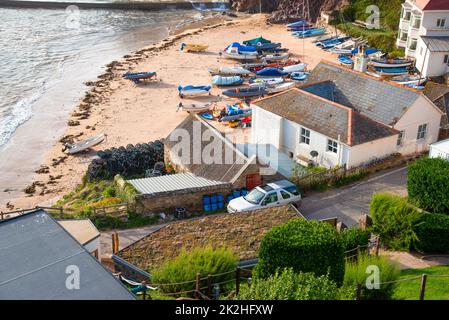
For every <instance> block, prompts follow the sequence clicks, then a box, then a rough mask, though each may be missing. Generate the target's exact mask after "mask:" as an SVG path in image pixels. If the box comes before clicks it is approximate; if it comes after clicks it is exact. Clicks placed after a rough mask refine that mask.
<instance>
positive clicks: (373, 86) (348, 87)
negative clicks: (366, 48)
mask: <svg viewBox="0 0 449 320" xmlns="http://www.w3.org/2000/svg"><path fill="white" fill-rule="evenodd" d="M325 81H332V82H333V85H328V88H330V87H332V90H333V92H332V96H333V101H335V102H337V103H339V104H341V105H344V106H346V107H350V108H352V109H354V110H355V111H358V112H360V113H361V114H362V115H365V116H367V117H369V118H370V119H372V120H375V121H377V122H380V123H383V124H385V125H389V126H392V125H394V124H395V123H396V122H397V121H399V119H400V118H401V117H402V115H403V114H404V113H405V112H406V111H407V109H408V108H409V107H410V106H411V105H412V104H413V103H414V102H415V101H416V100H417V99H418V98H419V97H420V93H418V92H416V91H414V90H411V89H408V88H406V87H403V86H400V85H396V84H393V83H391V82H388V81H382V80H379V79H375V78H373V77H370V76H367V75H365V74H362V73H360V72H356V71H353V70H350V69H347V68H345V67H341V66H338V65H335V64H332V63H328V62H320V63H319V64H318V65H317V66H316V68H315V69H314V70H313V71H312V73H311V75H310V77H309V79H308V80H307V83H306V86H304V87H303V88H306V87H307V86H309V85H314V84H316V83H322V82H325ZM309 90H311V89H309ZM314 93H315V94H317V95H320V91H319V90H317V91H315V92H314ZM321 94H322V93H321ZM323 97H324V98H329V93H326V95H323Z"/></svg>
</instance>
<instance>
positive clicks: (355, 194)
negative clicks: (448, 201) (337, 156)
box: [300, 167, 407, 226]
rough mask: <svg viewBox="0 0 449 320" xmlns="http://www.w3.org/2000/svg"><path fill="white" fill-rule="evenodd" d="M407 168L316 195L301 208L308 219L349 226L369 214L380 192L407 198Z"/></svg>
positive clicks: (373, 176) (370, 177) (379, 174)
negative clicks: (375, 196)
mask: <svg viewBox="0 0 449 320" xmlns="http://www.w3.org/2000/svg"><path fill="white" fill-rule="evenodd" d="M406 184H407V167H402V168H399V169H397V168H396V169H391V170H388V171H382V172H379V173H377V174H374V175H371V176H369V177H368V178H367V179H365V180H363V181H360V182H357V183H355V184H352V185H349V186H346V187H343V188H339V189H333V190H330V191H326V192H320V193H312V194H310V195H309V196H306V197H304V200H303V203H302V205H301V207H300V211H301V213H302V214H303V215H304V216H305V217H306V218H307V219H318V220H320V219H327V218H334V217H337V218H338V221H342V222H343V223H344V224H346V225H347V226H352V225H354V224H357V223H358V219H359V218H360V217H361V216H362V215H363V214H366V213H369V204H370V202H371V197H372V195H373V194H374V193H376V192H392V193H396V194H398V195H401V196H406V195H407V186H406Z"/></svg>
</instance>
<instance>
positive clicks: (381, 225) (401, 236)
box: [370, 193, 420, 251]
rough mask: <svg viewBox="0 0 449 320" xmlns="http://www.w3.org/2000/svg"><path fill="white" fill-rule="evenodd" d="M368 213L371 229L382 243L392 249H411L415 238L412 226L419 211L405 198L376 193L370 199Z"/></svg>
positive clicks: (413, 226)
mask: <svg viewBox="0 0 449 320" xmlns="http://www.w3.org/2000/svg"><path fill="white" fill-rule="evenodd" d="M370 213H371V217H372V219H373V225H372V226H371V231H372V232H373V233H374V234H376V235H378V236H379V237H380V240H381V242H382V244H384V245H386V246H387V247H389V248H391V249H393V250H400V251H401V250H404V251H408V250H410V249H411V247H412V245H413V243H414V242H415V241H416V240H417V237H416V234H415V231H414V228H415V225H416V223H417V218H418V217H419V216H420V213H419V212H418V211H417V210H416V209H414V208H413V207H412V206H410V205H409V204H408V203H407V200H406V199H403V198H401V197H398V196H395V195H391V194H387V193H377V194H375V195H374V196H373V198H372V200H371V204H370Z"/></svg>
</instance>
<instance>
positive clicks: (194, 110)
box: [176, 102, 214, 113]
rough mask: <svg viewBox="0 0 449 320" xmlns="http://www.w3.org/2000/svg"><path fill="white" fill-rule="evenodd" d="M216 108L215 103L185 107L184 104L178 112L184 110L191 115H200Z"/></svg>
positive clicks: (180, 104) (179, 105) (179, 107)
mask: <svg viewBox="0 0 449 320" xmlns="http://www.w3.org/2000/svg"><path fill="white" fill-rule="evenodd" d="M213 106H214V104H213V103H202V104H195V103H193V104H190V105H184V104H183V103H182V102H180V103H179V104H178V108H177V110H176V111H179V110H182V111H186V112H191V113H199V112H205V111H209V110H210V109H211V108H212V107H213Z"/></svg>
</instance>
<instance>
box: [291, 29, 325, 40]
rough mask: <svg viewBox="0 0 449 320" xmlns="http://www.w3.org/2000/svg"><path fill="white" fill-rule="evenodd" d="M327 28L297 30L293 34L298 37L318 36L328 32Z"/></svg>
mask: <svg viewBox="0 0 449 320" xmlns="http://www.w3.org/2000/svg"><path fill="white" fill-rule="evenodd" d="M326 31H327V30H326V28H316V29H308V30H304V31H296V32H293V33H292V35H293V36H294V37H298V38H309V37H316V36H321V35H323V34H325V33H326Z"/></svg>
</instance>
